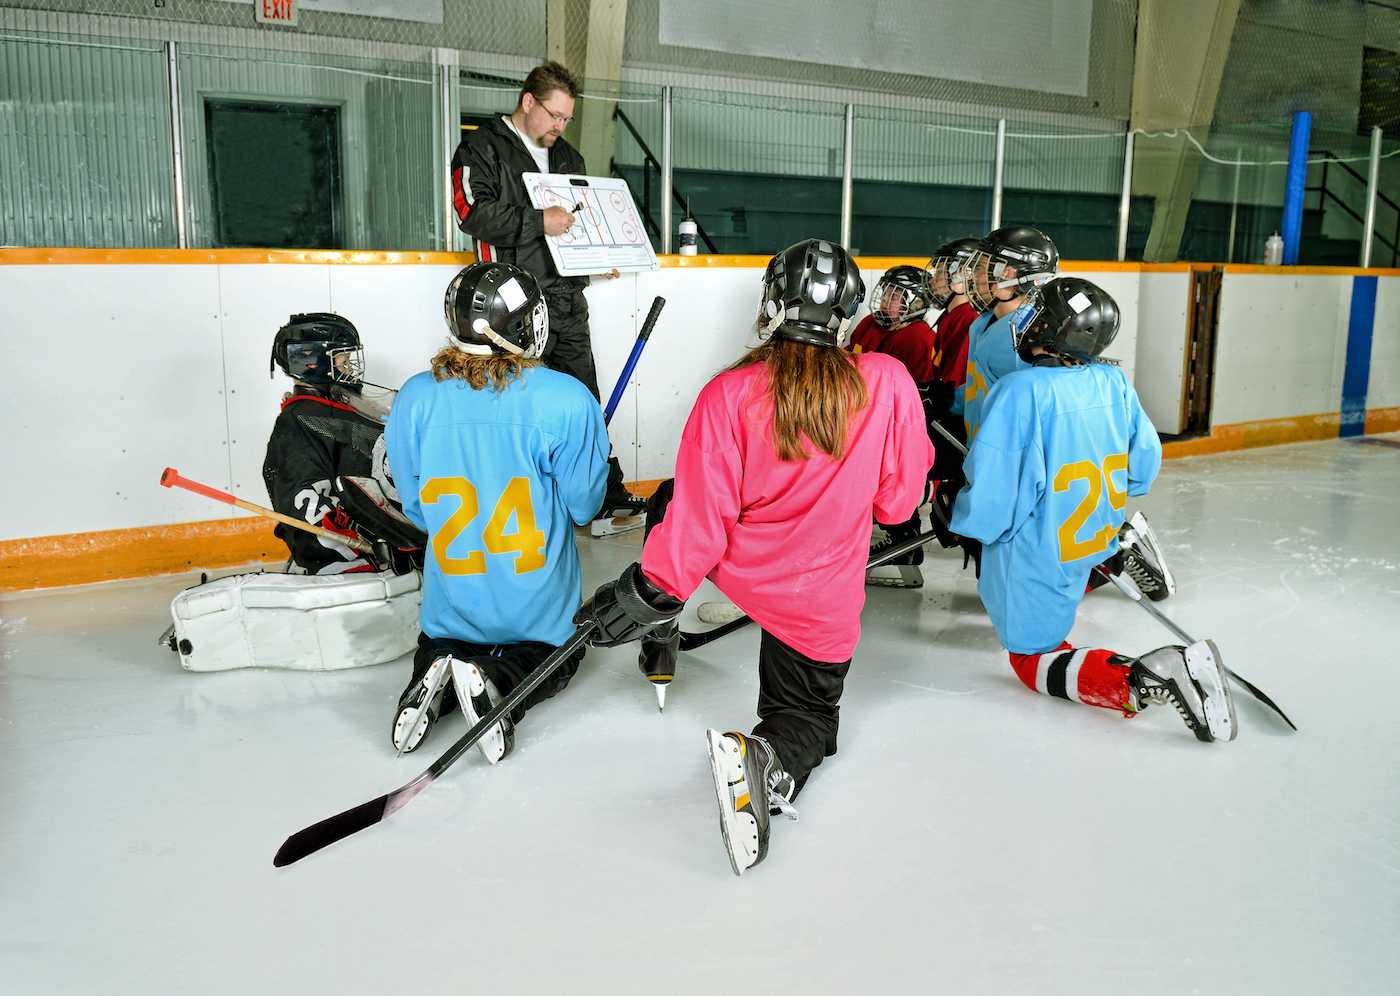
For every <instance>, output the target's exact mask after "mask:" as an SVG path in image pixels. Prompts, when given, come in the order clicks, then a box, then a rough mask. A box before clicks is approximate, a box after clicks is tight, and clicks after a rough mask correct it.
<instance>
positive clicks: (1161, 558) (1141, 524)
mask: <svg viewBox="0 0 1400 996" xmlns="http://www.w3.org/2000/svg"><path fill="white" fill-rule="evenodd" d="M1128 525H1129V526H1130V527H1131V528H1132V530H1133V532H1135V533H1137V534H1138V536H1139V537H1141V538H1142V541H1143V543H1144V544H1146V545H1147V546H1148V548H1149V549H1151V551H1152V555H1153V556H1154V557H1156V558H1157V566H1158V567H1159V568H1161V571H1162V577H1163V578H1164V579H1165V580H1166V583H1167V590H1166V591H1165V592H1164V593H1162V594H1161V595H1159V596H1158V597H1157V598H1154V599H1153V601H1154V602H1160V601H1162V600H1163V599H1165V598H1166V597H1167V596H1168V595H1175V594H1176V578H1175V577H1174V576H1173V575H1172V569H1171V568H1170V567H1168V566H1167V558H1166V555H1165V554H1164V553H1163V552H1162V544H1161V543H1158V542H1157V534H1156V533H1155V532H1153V530H1152V524H1151V523H1150V522H1148V521H1147V516H1145V515H1143V514H1142V512H1141V511H1137V512H1134V513H1133V517H1132V518H1131V519H1129V520H1128Z"/></svg>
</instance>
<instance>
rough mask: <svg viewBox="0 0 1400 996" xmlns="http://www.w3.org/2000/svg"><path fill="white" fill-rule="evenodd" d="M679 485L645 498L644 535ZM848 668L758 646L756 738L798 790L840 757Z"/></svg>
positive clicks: (765, 643) (767, 637) (768, 637)
mask: <svg viewBox="0 0 1400 996" xmlns="http://www.w3.org/2000/svg"><path fill="white" fill-rule="evenodd" d="M675 487H676V482H675V481H674V480H668V481H663V482H662V483H661V486H660V487H659V488H657V489H656V492H655V493H654V494H653V495H652V496H651V498H649V499H648V500H647V518H646V535H648V536H649V535H651V531H652V529H654V528H655V527H656V526H657V524H658V523H660V522H661V521H662V520H663V519H664V518H665V517H666V509H667V508H668V507H669V506H670V504H671V499H672V498H673V497H674V495H675ZM850 669H851V662H850V661H842V662H840V663H838V664H827V663H825V662H823V661H816V660H813V659H812V658H810V657H808V656H806V655H805V654H801V653H799V652H798V651H796V650H794V649H793V648H792V647H789V646H788V645H787V644H786V643H784V642H783V641H782V640H780V639H778V638H777V637H776V636H774V635H773V634H772V633H769V632H768V631H767V630H764V631H763V637H762V639H761V640H760V642H759V646H758V725H757V726H755V727H754V728H753V734H754V736H756V737H762V738H763V739H765V740H767V741H768V742H769V743H770V744H771V745H772V747H773V750H775V751H776V752H777V754H778V761H779V763H780V764H781V765H782V766H783V770H785V771H786V772H787V773H788V774H790V775H791V776H792V778H793V781H794V782H795V783H796V785H797V792H801V791H802V786H803V785H806V784H807V776H808V775H810V774H811V773H812V769H813V768H815V767H816V766H817V765H819V764H821V763H822V760H823V759H825V758H828V757H830V756H831V755H833V754H835V753H836V732H837V727H838V726H839V725H840V722H841V705H840V703H841V692H842V690H843V689H844V688H845V686H846V672H847V671H849V670H850ZM794 797H796V793H794Z"/></svg>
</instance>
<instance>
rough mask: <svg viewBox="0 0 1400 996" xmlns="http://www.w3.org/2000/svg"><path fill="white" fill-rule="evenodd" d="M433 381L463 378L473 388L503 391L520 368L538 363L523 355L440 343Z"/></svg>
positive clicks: (518, 372) (433, 365) (524, 368)
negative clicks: (477, 351) (478, 352)
mask: <svg viewBox="0 0 1400 996" xmlns="http://www.w3.org/2000/svg"><path fill="white" fill-rule="evenodd" d="M431 365H432V368H433V379H434V380H439V381H443V380H448V379H453V380H464V381H466V382H467V383H468V384H469V385H471V387H472V390H475V391H482V390H485V389H486V388H488V387H489V388H491V390H493V391H504V390H505V389H506V386H507V385H509V384H510V382H511V381H513V380H515V378H517V377H519V376H520V372H521V371H522V370H528V369H529V368H530V367H537V366H539V365H540V361H539V360H527V359H525V358H524V357H523V356H476V355H474V354H472V353H464V352H462V351H461V350H460V349H458V348H456V347H455V346H443V347H442V348H441V349H439V350H438V351H437V355H435V356H434V357H433V359H432V364H431Z"/></svg>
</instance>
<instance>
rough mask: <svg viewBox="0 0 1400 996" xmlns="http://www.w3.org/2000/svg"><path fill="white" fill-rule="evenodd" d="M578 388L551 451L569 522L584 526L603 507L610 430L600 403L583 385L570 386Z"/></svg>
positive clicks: (560, 495) (555, 475) (573, 394)
mask: <svg viewBox="0 0 1400 996" xmlns="http://www.w3.org/2000/svg"><path fill="white" fill-rule="evenodd" d="M575 385H577V387H578V390H577V391H574V392H572V398H571V403H570V404H569V405H568V408H567V411H568V415H567V417H566V419H565V422H564V426H563V431H562V432H561V433H560V434H559V436H558V437H557V439H556V442H555V444H554V446H553V448H552V449H551V451H550V467H551V469H552V470H553V473H554V481H555V485H556V486H557V487H558V489H559V497H560V499H561V500H562V501H563V502H564V508H565V509H566V510H567V511H568V513H569V518H571V519H573V521H574V522H576V523H577V524H578V525H580V526H582V525H585V524H587V523H589V522H591V521H592V520H593V517H594V516H595V515H597V514H598V509H599V508H601V507H602V504H603V492H604V490H605V489H606V488H607V483H608V430H607V426H605V425H604V424H603V410H602V409H601V408H599V407H598V402H597V401H595V400H594V398H593V396H592V395H591V394H589V393H588V390H587V389H586V388H585V387H584V386H583V385H582V384H581V383H578V382H570V383H569V387H571V388H572V387H574V386H575Z"/></svg>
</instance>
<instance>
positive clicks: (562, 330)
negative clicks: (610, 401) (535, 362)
mask: <svg viewBox="0 0 1400 996" xmlns="http://www.w3.org/2000/svg"><path fill="white" fill-rule="evenodd" d="M545 306H546V307H547V308H548V309H549V342H548V343H546V345H545V350H544V362H545V366H547V367H549V369H551V370H558V371H559V372H560V373H566V374H568V375H569V376H570V377H573V378H574V379H575V380H578V381H580V382H581V383H582V384H583V386H584V387H586V388H588V390H589V393H591V394H592V395H593V397H595V398H597V399H598V400H599V401H600V402H601V401H602V397H601V396H600V395H599V393H598V370H597V368H596V367H595V366H594V364H593V341H592V339H591V337H590V336H589V333H588V301H587V299H585V298H584V296H583V291H581V290H578V289H577V288H571V289H570V290H569V292H568V293H564V294H557V295H555V296H553V297H546V298H545ZM621 490H623V488H622V465H621V464H619V463H618V462H617V457H615V456H613V455H612V453H611V452H609V453H608V489H607V492H606V494H607V496H608V497H612V496H615V495H616V494H617V493H618V492H619V491H621Z"/></svg>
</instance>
